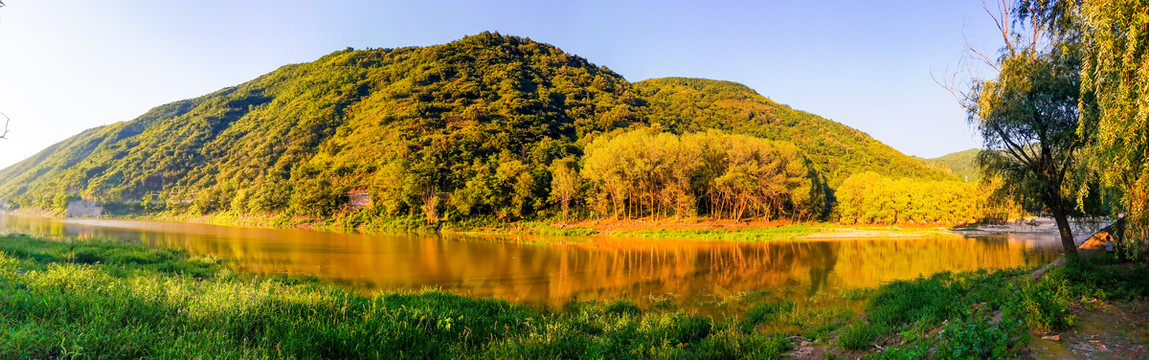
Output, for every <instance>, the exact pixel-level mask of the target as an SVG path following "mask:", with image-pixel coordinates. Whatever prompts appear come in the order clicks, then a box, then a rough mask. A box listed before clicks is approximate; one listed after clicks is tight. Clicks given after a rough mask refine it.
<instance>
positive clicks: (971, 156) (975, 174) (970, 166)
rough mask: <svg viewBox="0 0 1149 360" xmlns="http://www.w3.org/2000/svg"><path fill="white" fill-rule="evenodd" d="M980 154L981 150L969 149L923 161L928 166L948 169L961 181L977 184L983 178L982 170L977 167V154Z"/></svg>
mask: <svg viewBox="0 0 1149 360" xmlns="http://www.w3.org/2000/svg"><path fill="white" fill-rule="evenodd" d="M980 152H981V149H969V150H965V151H958V152H955V153H951V154H946V155H944V156H942V157H939V158H933V159H923V161H924V162H925V163H926V164H927V165H931V166H936V167H941V168H944V169H948V170H949V171H950V172H951V173H953V174H954V175H955V176H957V177H958V178H959V179H962V180H965V181H971V182H976V181H977V180H978V179H980V178H981V170H980V169H979V168H978V166H977V154H978V153H980Z"/></svg>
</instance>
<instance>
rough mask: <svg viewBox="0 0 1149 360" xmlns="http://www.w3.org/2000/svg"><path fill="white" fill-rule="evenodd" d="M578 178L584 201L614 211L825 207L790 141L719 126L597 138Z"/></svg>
mask: <svg viewBox="0 0 1149 360" xmlns="http://www.w3.org/2000/svg"><path fill="white" fill-rule="evenodd" d="M582 177H583V178H585V179H586V182H587V183H588V185H589V189H588V191H587V198H588V203H590V204H591V205H592V208H595V209H597V211H599V212H600V213H603V214H611V215H613V216H615V217H619V216H625V217H641V216H648V215H657V216H670V215H674V216H692V215H694V214H696V213H699V212H701V209H705V210H707V212H708V213H709V214H710V215H711V216H713V217H716V218H732V219H741V218H743V217H761V218H768V219H770V218H778V217H781V216H789V217H792V218H799V219H810V218H816V217H820V216H821V214H822V213H823V212H824V209H825V207H826V205H825V199H824V197H822V195H823V194H825V190H824V188H823V185H822V183H821V179H820V178H819V176H818V175H817V174H816V173H815V172H814V171H813V170H812V169H811V168H809V167H808V162H807V161H806V160H805V159H804V158H803V156H802V154H801V152H800V151H798V149H797V148H796V147H794V146H793V145H789V144H787V143H780V142H772V141H768V140H762V139H757V138H752V137H748V136H744V135H728V134H725V133H722V132H718V131H709V132H705V133H694V134H686V135H682V136H677V135H674V134H670V133H665V132H662V133H655V132H653V131H651V130H648V129H638V130H634V131H626V132H621V133H618V134H616V135H613V136H602V137H598V138H596V139H595V140H594V141H592V142H591V143H590V144H588V145H587V146H586V156H584V158H583V170H582Z"/></svg>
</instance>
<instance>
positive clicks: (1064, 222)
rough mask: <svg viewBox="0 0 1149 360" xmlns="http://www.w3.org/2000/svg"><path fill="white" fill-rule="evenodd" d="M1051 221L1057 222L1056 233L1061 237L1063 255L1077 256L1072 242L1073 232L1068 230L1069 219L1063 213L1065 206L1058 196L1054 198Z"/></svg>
mask: <svg viewBox="0 0 1149 360" xmlns="http://www.w3.org/2000/svg"><path fill="white" fill-rule="evenodd" d="M1054 198H1056V199H1055V202H1054V203H1053V204H1052V205H1053V206H1052V207H1053V220H1054V221H1056V222H1057V232H1058V233H1059V234H1060V235H1061V246H1062V247H1063V248H1065V253H1066V254H1069V255H1070V256H1077V243H1076V242H1074V241H1073V231H1072V230H1070V229H1069V219H1068V217H1067V215H1066V212H1065V204H1064V202H1063V201H1062V199H1061V197H1060V196H1054Z"/></svg>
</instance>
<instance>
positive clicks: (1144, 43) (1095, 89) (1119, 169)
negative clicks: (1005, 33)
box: [1077, 0, 1149, 238]
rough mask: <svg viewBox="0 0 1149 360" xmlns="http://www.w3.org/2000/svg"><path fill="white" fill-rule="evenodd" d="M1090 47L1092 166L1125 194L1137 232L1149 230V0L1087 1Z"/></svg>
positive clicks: (1086, 80) (1083, 9) (1086, 105)
mask: <svg viewBox="0 0 1149 360" xmlns="http://www.w3.org/2000/svg"><path fill="white" fill-rule="evenodd" d="M1077 15H1079V18H1080V19H1081V22H1082V23H1083V24H1084V28H1085V37H1086V39H1087V40H1088V43H1089V47H1087V48H1086V51H1085V56H1084V61H1083V69H1082V72H1081V75H1082V78H1083V83H1082V85H1083V91H1084V94H1085V95H1087V96H1088V97H1089V100H1090V101H1089V102H1082V104H1081V105H1082V108H1083V109H1090V110H1091V111H1090V113H1091V115H1092V116H1087V117H1085V118H1084V119H1083V122H1082V124H1081V127H1080V134H1081V135H1082V136H1084V137H1086V138H1088V139H1090V140H1091V141H1090V146H1089V147H1088V150H1089V154H1090V155H1091V158H1092V159H1093V160H1095V161H1093V162H1092V165H1093V166H1092V168H1093V170H1094V171H1095V173H1096V174H1098V175H1100V178H1101V181H1102V183H1103V184H1105V185H1109V186H1112V187H1115V188H1117V189H1118V190H1120V192H1121V193H1122V197H1121V199H1122V200H1121V206H1122V207H1125V208H1126V209H1127V210H1129V214H1130V220H1131V221H1130V224H1131V225H1133V227H1134V229H1133V230H1134V233H1139V234H1140V235H1139V236H1140V237H1142V238H1143V237H1144V236H1145V233H1146V230H1149V216H1147V215H1149V191H1147V189H1149V166H1146V162H1147V161H1149V101H1147V99H1149V49H1147V47H1149V3H1147V2H1145V1H1099V0H1086V1H1082V2H1081V6H1080V9H1079V11H1078V13H1077Z"/></svg>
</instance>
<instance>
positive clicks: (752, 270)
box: [0, 216, 1058, 306]
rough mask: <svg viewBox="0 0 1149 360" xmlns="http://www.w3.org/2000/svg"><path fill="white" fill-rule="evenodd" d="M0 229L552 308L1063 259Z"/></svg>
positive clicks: (174, 226)
mask: <svg viewBox="0 0 1149 360" xmlns="http://www.w3.org/2000/svg"><path fill="white" fill-rule="evenodd" d="M0 225H3V228H5V229H7V231H8V232H22V233H28V234H31V235H35V236H50V237H56V238H81V239H106V240H117V241H133V242H142V243H145V244H148V245H149V246H153V247H179V248H184V249H187V250H188V252H190V253H191V254H194V255H212V256H217V257H223V258H230V259H235V262H234V264H235V266H236V267H237V268H238V269H239V270H242V271H250V272H254V273H257V274H275V275H279V274H289V275H312V276H316V277H319V278H322V279H327V280H330V281H333V282H336V283H339V284H344V285H346V286H350V287H353V288H356V289H361V290H364V291H373V290H379V289H415V290H417V289H421V288H424V287H434V288H440V289H442V290H447V291H452V292H457V293H463V294H470V295H475V296H483V297H497V298H503V299H507V300H511V301H517V302H525V303H531V304H538V305H548V306H562V305H563V304H565V303H567V302H570V301H577V300H592V299H615V298H626V299H631V300H634V301H636V302H639V303H645V302H647V301H648V299H649V296H651V295H654V296H663V295H668V294H669V295H674V296H676V297H677V298H679V299H680V301H681V302H684V303H689V302H692V301H698V300H699V299H704V298H707V297H710V298H713V297H715V296H718V297H723V296H729V295H732V294H736V293H738V292H742V291H747V290H771V291H774V292H790V293H795V294H802V293H804V294H805V296H806V297H810V296H813V295H815V294H818V293H820V292H828V293H833V292H835V291H840V290H842V289H848V288H856V287H872V286H876V285H879V284H881V283H883V282H888V281H893V280H899V279H912V278H915V277H918V276H928V275H930V274H933V273H936V272H941V271H964V270H974V269H980V268H1006V267H1016V266H1022V265H1029V264H1034V263H1039V262H1045V261H1049V260H1052V258H1053V257H1056V256H1057V254H1058V252H1057V248H1056V244H1057V243H1056V238H1055V237H1053V238H1051V239H1046V238H1042V237H1032V236H1031V237H1028V238H1027V237H1021V236H998V237H984V238H962V237H959V236H952V237H943V238H929V239H843V240H835V241H809V242H802V241H795V242H775V243H734V242H703V241H686V240H684V241H678V240H636V239H622V238H609V237H592V238H581V239H575V238H564V239H558V240H555V239H543V240H547V241H544V242H542V243H537V244H529V243H518V242H508V241H506V239H500V238H494V239H492V238H476V237H466V236H448V235H391V236H387V235H361V234H341V233H331V232H316V231H306V230H273V229H251V228H239V227H224V226H212V225H201V224H187V223H175V222H158V221H125V220H93V219H85V220H59V219H46V218H26V217H13V216H7V217H3V218H0ZM1051 241H1052V242H1051ZM1047 243H1049V244H1047ZM1050 244H1052V245H1050Z"/></svg>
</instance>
